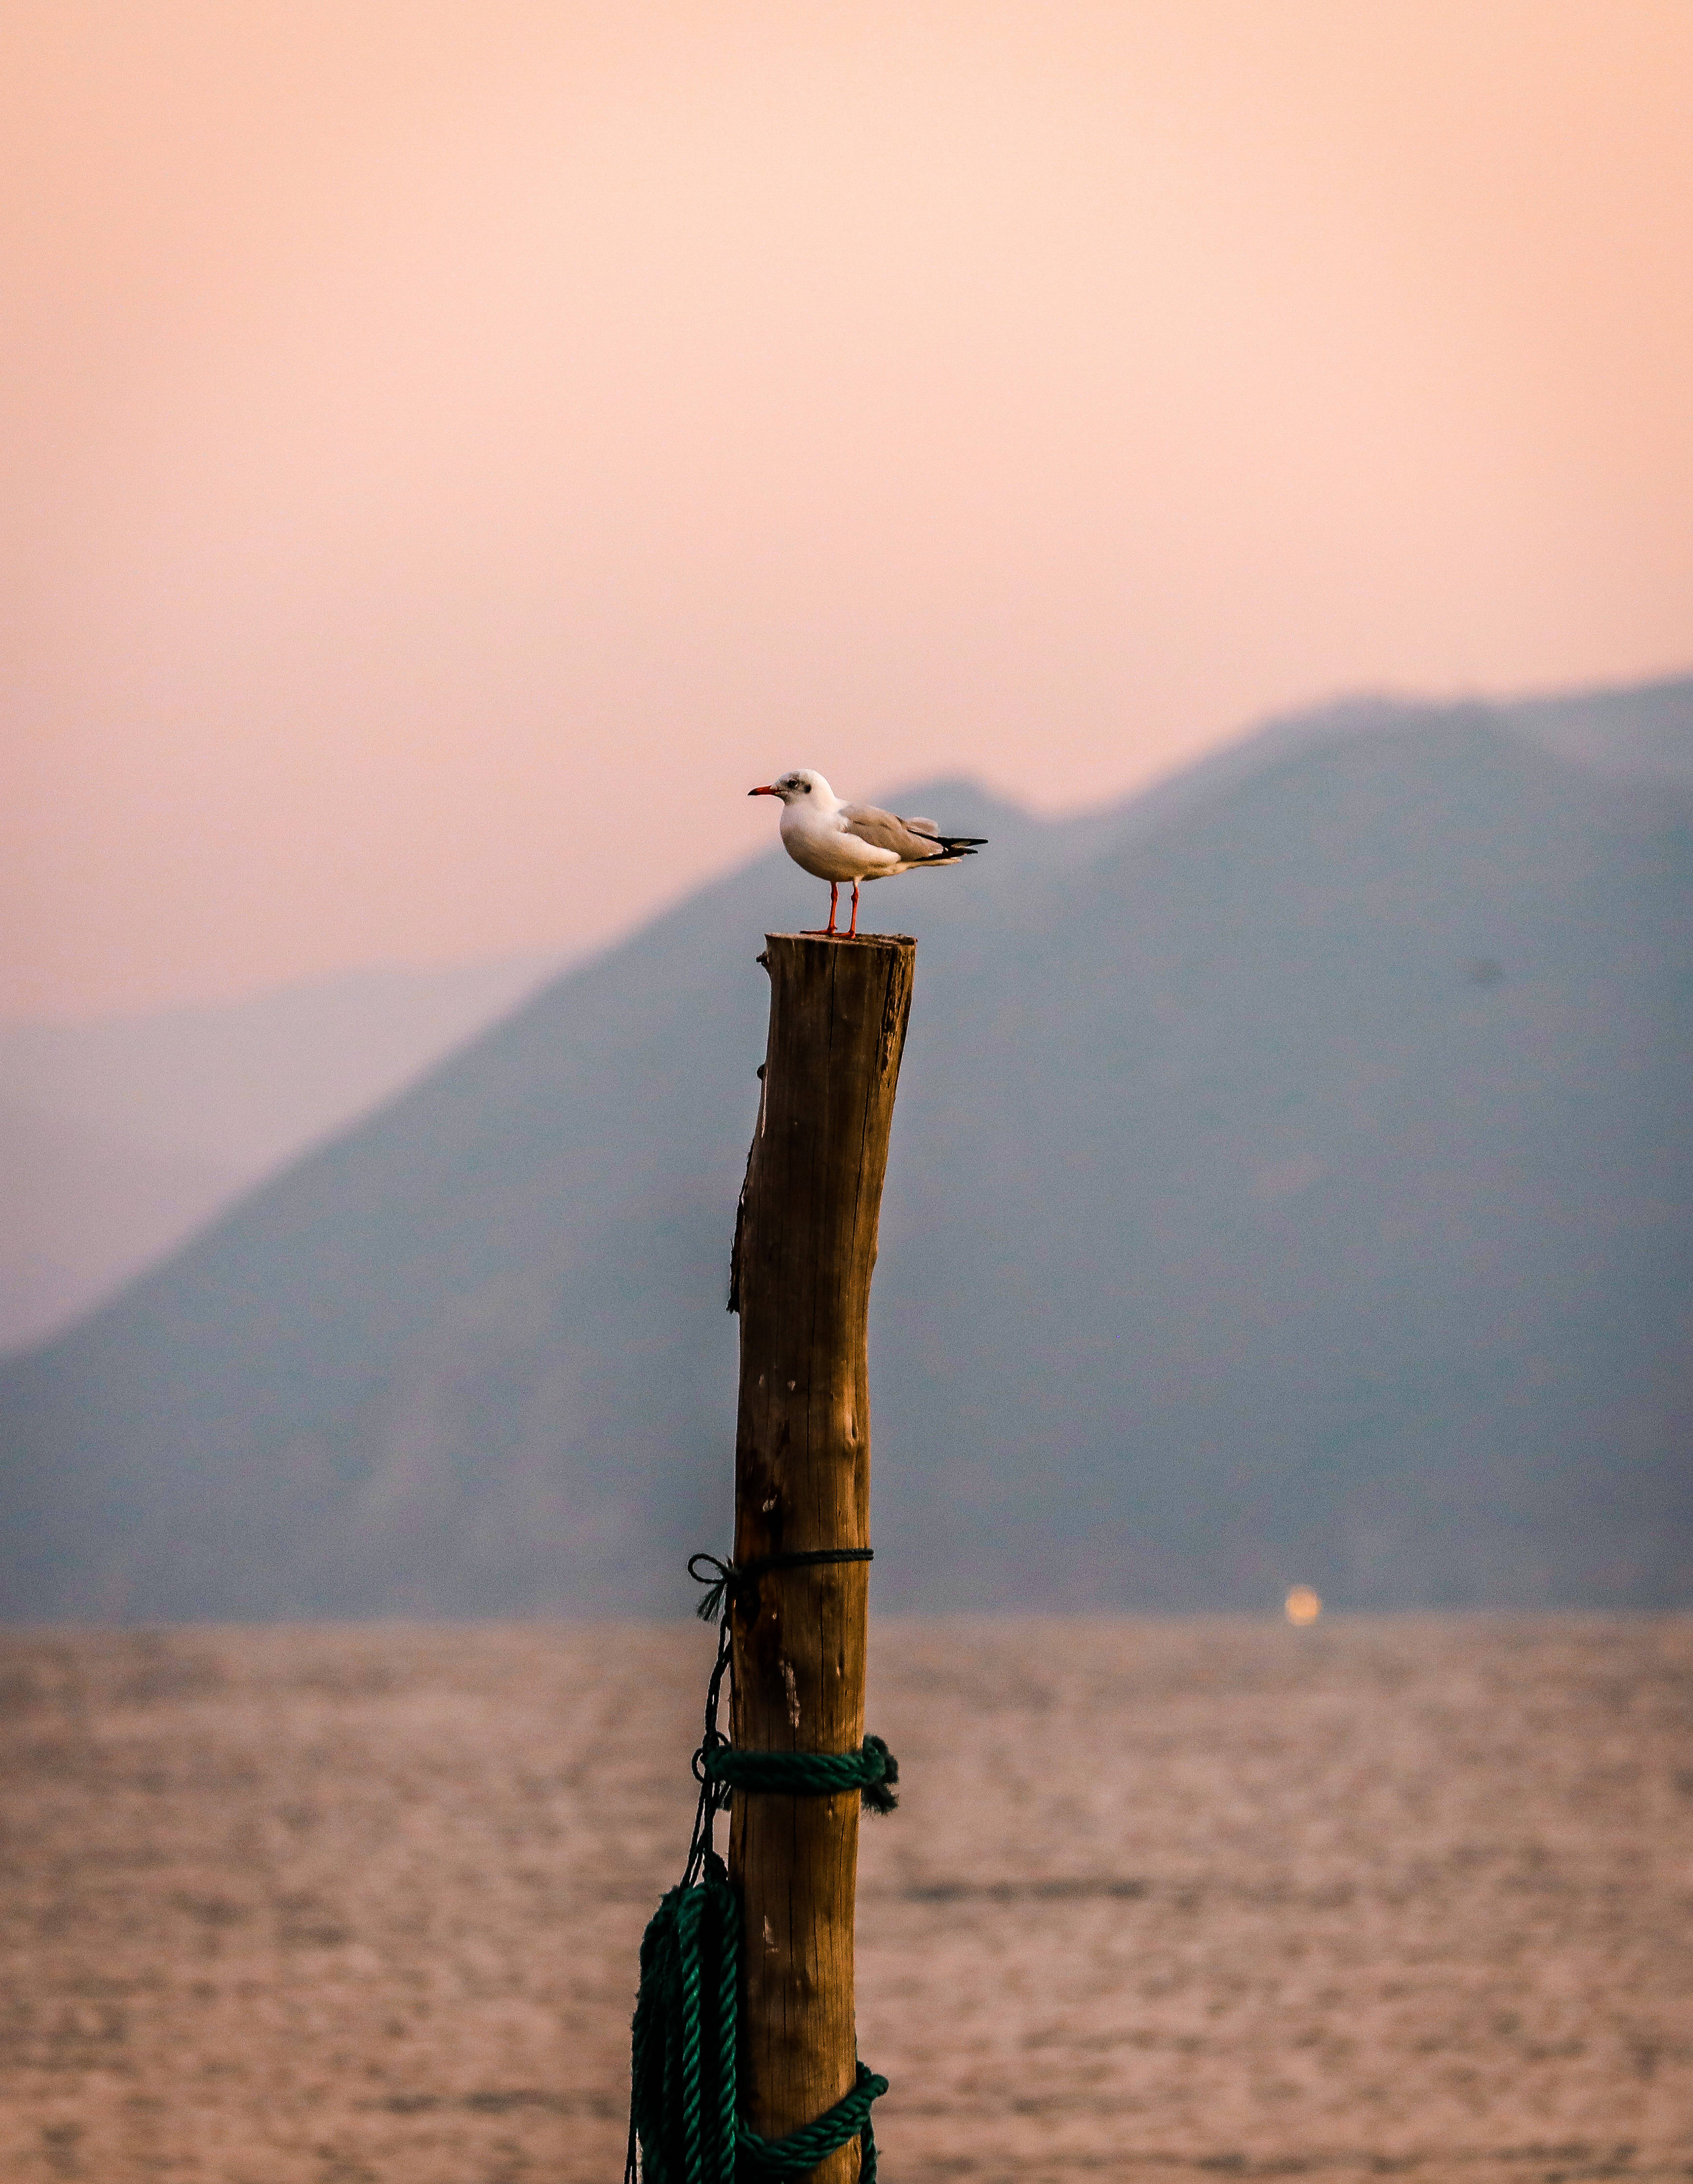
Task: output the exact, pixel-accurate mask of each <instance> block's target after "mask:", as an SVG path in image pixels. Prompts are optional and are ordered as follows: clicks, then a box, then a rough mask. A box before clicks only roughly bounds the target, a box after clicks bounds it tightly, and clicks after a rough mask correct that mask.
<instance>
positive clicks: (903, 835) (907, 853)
mask: <svg viewBox="0 0 1693 2184" xmlns="http://www.w3.org/2000/svg"><path fill="white" fill-rule="evenodd" d="M841 816H842V818H843V819H844V820H845V821H846V824H847V832H848V833H849V834H856V835H857V837H858V838H859V840H860V842H868V843H869V844H870V845H871V847H872V849H875V850H891V851H892V853H893V854H894V856H896V857H909V858H911V859H912V860H913V861H916V862H919V863H921V862H922V861H923V860H924V859H926V858H928V857H933V855H935V854H936V851H935V846H934V844H935V839H936V837H937V835H938V833H939V829H938V827H936V826H934V824H933V822H931V821H929V820H927V819H899V818H896V817H895V816H894V814H893V812H891V811H879V810H878V809H877V806H876V805H873V804H843V805H842V806H841Z"/></svg>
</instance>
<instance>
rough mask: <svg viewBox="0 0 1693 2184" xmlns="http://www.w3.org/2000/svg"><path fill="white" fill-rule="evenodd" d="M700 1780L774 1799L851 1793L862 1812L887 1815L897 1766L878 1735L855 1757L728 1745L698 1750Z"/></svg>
mask: <svg viewBox="0 0 1693 2184" xmlns="http://www.w3.org/2000/svg"><path fill="white" fill-rule="evenodd" d="M699 1776H700V1780H702V1781H704V1782H708V1783H721V1784H722V1785H723V1786H724V1787H725V1788H726V1789H730V1790H762V1791H766V1792H767V1793H768V1794H769V1795H771V1796H772V1797H841V1796H843V1795H844V1793H845V1792H846V1791H849V1790H856V1791H858V1793H859V1796H860V1799H861V1800H862V1802H863V1804H864V1808H865V1810H866V1812H871V1813H891V1812H893V1811H894V1809H895V1808H896V1807H897V1806H898V1804H899V1799H898V1798H897V1797H895V1796H894V1784H895V1783H896V1782H897V1781H898V1780H899V1761H898V1760H897V1759H896V1758H894V1755H893V1753H892V1752H890V1751H889V1750H888V1747H887V1746H886V1745H885V1744H884V1743H883V1741H882V1739H881V1738H880V1737H879V1736H866V1738H865V1740H864V1742H863V1744H862V1745H861V1746H860V1747H859V1749H858V1750H857V1751H856V1752H743V1751H740V1750H738V1748H737V1747H735V1746H734V1745H732V1744H718V1745H716V1746H714V1747H701V1752H700V1763H699Z"/></svg>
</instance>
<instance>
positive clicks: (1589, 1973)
mask: <svg viewBox="0 0 1693 2184" xmlns="http://www.w3.org/2000/svg"><path fill="white" fill-rule="evenodd" d="M711 1645H712V1635H711V1634H710V1632H708V1631H706V1630H704V1629H703V1628H701V1627H700V1626H699V1625H697V1624H695V1625H687V1626H678V1627H676V1628H673V1629H672V1628H662V1629H660V1628H654V1627H650V1626H636V1625H632V1626H624V1627H619V1628H609V1627H601V1628H594V1629H586V1628H575V1629H573V1628H570V1627H565V1626H550V1627H523V1628H517V1627H475V1628H452V1627H443V1626H440V1625H432V1626H427V1627H418V1628H411V1627H394V1626H389V1627H381V1628H375V1629H357V1630H329V1629H319V1628H297V1629H288V1630H252V1631H247V1630H242V1631H222V1630H176V1631H168V1632H162V1633H150V1634H135V1633H117V1632H89V1633H82V1632H77V1633H49V1634H17V1633H14V1634H12V1635H7V1636H4V1637H3V1638H0V1747H3V1748H0V1862H3V1882H0V1951H3V1956H0V1966H3V1969H0V1981H3V1985H0V2176H3V2177H4V2179H5V2180H6V2184H58V2180H65V2179H86V2180H89V2184H132V2180H133V2184H140V2180H142V2179H146V2180H168V2181H169V2184H529V2180H534V2184H542V2180H545V2184H578V2180H582V2184H586V2181H587V2180H588V2179H594V2180H603V2181H604V2184H615V2179H616V2178H617V2177H618V2176H620V2174H621V2160H622V2145H623V2132H624V2106H625V2100H626V2088H627V2026H628V2016H629V2011H630V2008H631V2006H632V1993H633V1986H634V1978H635V1970H636V1956H637V1951H638V1946H639V1941H640V1935H641V1930H642V1927H643V1925H644V1923H645V1921H646V1919H647V1917H648V1915H649V1912H650V1910H651V1908H652V1905H653V1903H654V1900H655V1899H656V1897H657V1896H658V1894H659V1893H660V1891H661V1890H662V1889H663V1888H664V1887H666V1886H668V1885H669V1884H670V1882H671V1880H674V1879H675V1878H676V1875H677V1870H678V1869H679V1867H680V1864H681V1860H682V1853H683V1851H684V1848H685V1846H686V1842H687V1838H688V1825H689V1820H690V1818H691V1814H692V1807H693V1784H692V1782H691V1780H690V1778H689V1775H688V1753H689V1752H690V1751H691V1750H692V1748H693V1743H694V1742H695V1741H697V1714H698V1708H699V1701H700V1697H701V1695H702V1692H703V1685H704V1676H705V1673H706V1669H707V1667H708V1665H709V1661H710V1650H711ZM870 1725H871V1726H872V1728H873V1729H875V1730H877V1731H878V1732H879V1733H881V1734H882V1735H883V1736H886V1737H887V1738H888V1741H889V1743H890V1744H891V1745H892V1746H893V1747H894V1750H895V1752H897V1753H898V1754H899V1759H900V1763H901V1774H902V1792H903V1802H902V1807H901V1810H900V1811H899V1814H896V1815H894V1817H893V1818H891V1819H888V1820H885V1821H877V1822H874V1823H871V1822H866V1829H865V1837H864V1857H863V1864H862V1886H861V1897H860V1949H859V2023H860V2047H861V2048H862V2052H863V2053H864V2055H865V2057H866V2059H867V2060H868V2061H870V2062H871V2063H872V2064H873V2065H874V2066H875V2067H876V2068H877V2069H878V2070H882V2071H883V2072H885V2073H886V2075H888V2077H889V2078H890V2079H891V2080H892V2081H893V2091H892V2092H891V2093H890V2094H889V2096H888V2098H887V2099H886V2100H884V2101H883V2102H882V2103H880V2104H879V2106H878V2111H877V2136H878V2138H879V2140H880V2142H881V2144H882V2148H883V2178H884V2180H885V2184H940V2180H943V2179H960V2180H977V2179H981V2180H989V2179H1005V2180H1008V2184H1009V2180H1011V2179H1013V2178H1015V2179H1017V2180H1022V2184H1045V2181H1046V2180H1050V2181H1051V2184H1060V2180H1064V2184H1070V2180H1080V2179H1083V2178H1094V2177H1115V2176H1122V2177H1127V2178H1135V2179H1139V2178H1143V2177H1144V2178H1146V2179H1148V2180H1152V2179H1157V2178H1164V2177H1167V2178H1170V2179H1172V2180H1173V2179H1180V2178H1183V2177H1186V2176H1190V2175H1191V2176H1196V2177H1197V2176H1217V2175H1221V2176H1231V2177H1258V2176H1289V2175H1296V2174H1304V2173H1311V2174H1313V2175H1316V2174H1321V2175H1323V2176H1326V2177H1332V2178H1335V2179H1339V2180H1348V2179H1351V2178H1352V2177H1355V2176H1356V2177H1358V2178H1364V2177H1369V2176H1380V2175H1384V2174H1388V2173H1395V2174H1404V2175H1407V2176H1412V2177H1415V2178H1417V2179H1419V2180H1435V2179H1446V2178H1451V2179H1453V2180H1459V2179H1462V2180H1463V2184H1547V2181H1548V2180H1551V2179H1554V2178H1557V2179H1568V2180H1572V2184H1573V2180H1576V2179H1580V2178H1588V2177H1601V2176H1602V2177H1627V2178H1646V2177H1651V2178H1671V2177H1674V2178H1683V2179H1685V2178H1693V1619H1685V1618H1674V1619H1657V1620H1639V1621H1618V1620H1611V1619H1600V1618H1574V1617H1570V1618H1545V1619H1534V1620H1528V1619H1462V1618H1426V1619H1383V1620H1352V1621H1333V1622H1331V1621H1328V1620H1327V1619H1325V1620H1323V1621H1322V1622H1320V1623H1318V1624H1316V1625H1314V1626H1313V1627H1312V1628H1311V1629H1309V1630H1300V1631H1295V1630H1290V1629H1289V1628H1288V1627H1287V1626H1286V1625H1284V1624H1270V1623H1267V1622H1266V1623H1261V1624H1260V1623H1251V1622H1247V1621H1244V1620H1237V1621H1224V1620H1217V1621H1183V1622H1174V1621H1169V1622H1156V1621H1129V1620H1104V1619H1101V1620H1088V1621H1072V1622H1040V1623H1010V1622H984V1623H980V1624H962V1623H918V1622H906V1623H894V1622H888V1623H884V1624H882V1625H881V1626H879V1628H878V1629H877V1634H876V1641H875V1651H874V1657H873V1660H872V1705H871V1712H870Z"/></svg>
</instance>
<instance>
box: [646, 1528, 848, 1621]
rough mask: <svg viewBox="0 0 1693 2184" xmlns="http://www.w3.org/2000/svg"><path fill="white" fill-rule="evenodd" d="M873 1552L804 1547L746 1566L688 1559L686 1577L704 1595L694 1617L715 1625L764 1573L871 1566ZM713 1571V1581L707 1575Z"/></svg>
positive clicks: (702, 1556)
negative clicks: (833, 1565) (840, 1565)
mask: <svg viewBox="0 0 1693 2184" xmlns="http://www.w3.org/2000/svg"><path fill="white" fill-rule="evenodd" d="M875 1559H876V1555H875V1552H874V1550H873V1549H872V1548H870V1547H805V1548H797V1549H795V1550H794V1552H793V1553H791V1554H777V1555H755V1556H754V1557H753V1558H752V1560H751V1561H750V1562H744V1563H735V1562H727V1563H726V1562H724V1561H723V1560H721V1557H718V1556H716V1555H707V1554H697V1555H690V1556H689V1557H688V1575H689V1576H690V1577H691V1578H692V1579H693V1582H694V1583H695V1584H696V1585H704V1588H705V1591H704V1595H703V1596H702V1597H701V1599H700V1602H699V1606H698V1607H696V1608H695V1609H694V1611H693V1612H694V1613H695V1614H696V1615H697V1616H698V1617H699V1619H700V1621H701V1622H702V1623H715V1622H716V1620H717V1619H718V1617H719V1616H720V1615H721V1613H723V1608H724V1604H725V1602H727V1604H728V1605H729V1606H730V1607H738V1606H739V1604H740V1602H741V1601H742V1600H743V1599H744V1597H745V1591H744V1588H745V1587H746V1586H747V1585H749V1584H750V1583H751V1581H752V1580H754V1579H755V1578H760V1577H762V1576H763V1575H764V1574H765V1572H766V1570H779V1569H814V1568H818V1567H820V1566H821V1565H822V1564H824V1563H873V1562H874V1561H875ZM695 1563H704V1565H705V1568H704V1569H696V1568H694V1564H695ZM712 1570H715V1571H716V1576H715V1577H713V1576H711V1575H710V1574H708V1573H710V1571H712Z"/></svg>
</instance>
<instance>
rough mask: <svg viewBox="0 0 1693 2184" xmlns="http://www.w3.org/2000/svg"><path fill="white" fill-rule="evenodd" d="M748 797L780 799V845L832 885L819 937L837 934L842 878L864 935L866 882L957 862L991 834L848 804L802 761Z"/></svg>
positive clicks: (854, 932) (853, 931) (851, 932)
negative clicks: (950, 830) (945, 828)
mask: <svg viewBox="0 0 1693 2184" xmlns="http://www.w3.org/2000/svg"><path fill="white" fill-rule="evenodd" d="M747 794H748V795H749V796H779V797H780V798H781V799H782V848H783V849H784V850H787V852H788V855H789V856H790V857H792V858H793V860H794V863H795V864H796V865H798V866H799V867H800V869H801V871H803V872H810V873H811V874H813V875H814V876H815V877H816V878H818V879H820V880H827V882H828V883H829V922H828V923H827V926H825V927H824V928H821V937H822V938H823V939H826V940H827V939H833V938H834V937H835V910H836V905H837V904H838V900H839V898H840V890H841V886H842V883H844V881H847V880H850V881H851V882H852V923H851V925H850V926H849V928H847V932H846V934H845V938H846V939H849V940H853V939H856V938H857V937H858V891H859V889H860V887H861V886H862V885H863V883H864V882H865V881H866V880H886V879H891V878H892V877H894V874H895V873H896V872H916V869H917V867H918V866H920V865H955V864H956V863H957V862H958V861H959V860H960V858H961V857H973V856H974V855H975V854H976V852H977V850H979V849H981V848H983V846H984V844H985V843H986V840H987V837H986V836H985V835H982V834H943V833H941V831H940V829H939V827H937V826H936V825H935V822H934V821H933V819H900V818H898V817H896V816H895V815H894V813H893V812H891V811H877V807H876V806H875V805H873V804H843V803H842V802H841V799H839V797H838V796H837V795H836V794H835V792H834V790H833V788H830V786H829V784H828V783H827V781H825V780H824V778H823V777H822V775H821V773H818V772H815V771H814V770H813V769H812V768H811V767H810V766H798V767H796V768H795V769H794V772H792V773H784V774H782V776H781V777H779V778H778V779H777V780H775V781H771V782H766V783H765V785H764V786H763V787H762V788H749V790H748V791H747Z"/></svg>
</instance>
